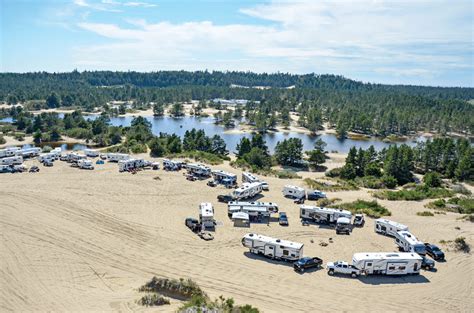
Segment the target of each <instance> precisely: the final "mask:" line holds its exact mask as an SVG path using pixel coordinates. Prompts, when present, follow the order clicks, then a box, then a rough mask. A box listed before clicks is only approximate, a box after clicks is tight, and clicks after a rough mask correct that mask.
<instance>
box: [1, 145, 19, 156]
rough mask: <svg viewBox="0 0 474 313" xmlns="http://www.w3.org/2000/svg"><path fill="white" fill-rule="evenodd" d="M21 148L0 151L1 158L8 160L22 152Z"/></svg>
mask: <svg viewBox="0 0 474 313" xmlns="http://www.w3.org/2000/svg"><path fill="white" fill-rule="evenodd" d="M20 150H21V149H20V148H19V147H8V148H5V149H0V158H6V157H11V156H14V155H15V153H16V152H17V151H20Z"/></svg>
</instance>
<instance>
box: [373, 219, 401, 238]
mask: <svg viewBox="0 0 474 313" xmlns="http://www.w3.org/2000/svg"><path fill="white" fill-rule="evenodd" d="M374 230H375V232H376V233H379V234H382V235H386V236H392V237H395V236H396V234H397V232H399V231H408V226H405V225H403V224H400V223H397V222H394V221H390V220H386V219H384V218H379V219H377V220H375V224H374Z"/></svg>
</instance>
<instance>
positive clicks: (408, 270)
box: [352, 252, 422, 275]
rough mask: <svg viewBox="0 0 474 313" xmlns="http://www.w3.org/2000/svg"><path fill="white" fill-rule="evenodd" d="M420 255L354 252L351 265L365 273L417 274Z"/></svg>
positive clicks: (419, 266)
mask: <svg viewBox="0 0 474 313" xmlns="http://www.w3.org/2000/svg"><path fill="white" fill-rule="evenodd" d="M421 261H422V257H421V256H419V255H418V254H416V253H394V252H386V253H384V252H378V253H370V252H363V253H355V254H354V255H353V257H352V265H353V266H354V267H356V268H358V269H359V270H360V271H361V272H362V273H365V274H366V275H372V274H380V275H407V274H419V273H420V269H421Z"/></svg>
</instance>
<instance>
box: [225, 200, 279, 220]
mask: <svg viewBox="0 0 474 313" xmlns="http://www.w3.org/2000/svg"><path fill="white" fill-rule="evenodd" d="M236 212H245V213H247V214H248V215H249V216H251V217H253V218H255V217H259V216H261V217H270V215H271V214H272V213H277V212H278V205H277V204H276V203H273V202H258V201H257V202H243V201H230V202H229V203H228V204H227V214H228V215H229V217H232V215H233V214H234V213H236Z"/></svg>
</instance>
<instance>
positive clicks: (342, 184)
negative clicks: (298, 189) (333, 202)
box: [304, 178, 359, 191]
mask: <svg viewBox="0 0 474 313" xmlns="http://www.w3.org/2000/svg"><path fill="white" fill-rule="evenodd" d="M304 182H305V184H306V185H307V186H308V187H309V188H311V189H317V190H320V191H346V190H358V189H359V187H357V184H356V183H355V182H353V181H345V180H342V179H340V180H337V183H335V184H328V183H325V182H320V181H317V180H314V179H311V178H305V179H304Z"/></svg>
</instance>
